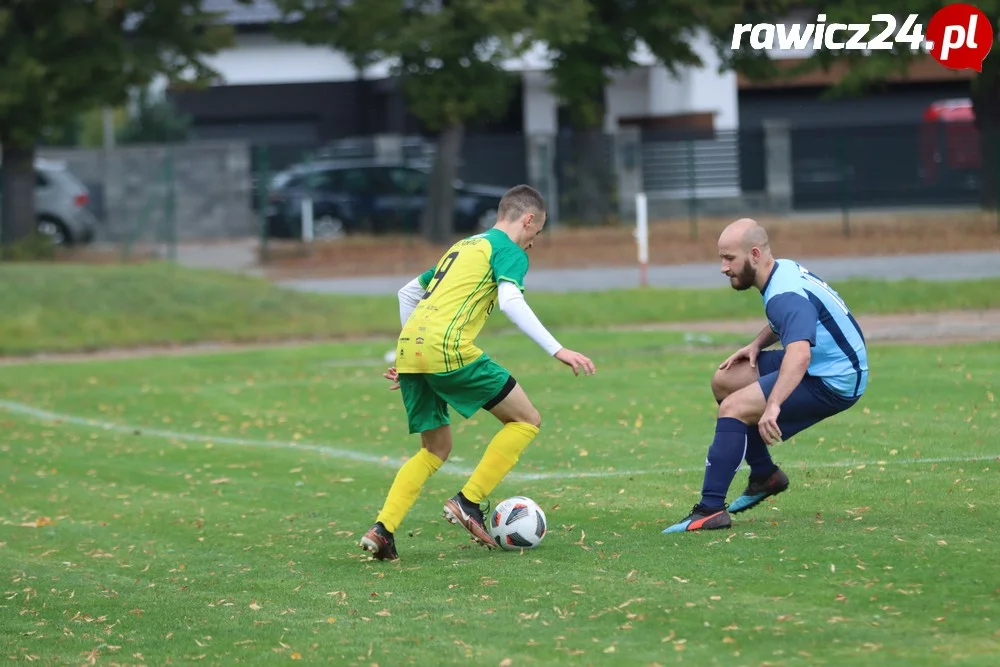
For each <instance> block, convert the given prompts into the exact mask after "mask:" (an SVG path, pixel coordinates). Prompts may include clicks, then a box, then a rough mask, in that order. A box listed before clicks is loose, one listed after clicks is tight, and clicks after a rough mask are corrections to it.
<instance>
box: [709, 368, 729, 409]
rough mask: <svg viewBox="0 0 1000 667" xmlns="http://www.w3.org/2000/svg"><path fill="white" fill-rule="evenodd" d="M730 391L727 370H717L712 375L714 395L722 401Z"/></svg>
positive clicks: (717, 399)
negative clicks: (727, 382)
mask: <svg viewBox="0 0 1000 667" xmlns="http://www.w3.org/2000/svg"><path fill="white" fill-rule="evenodd" d="M729 393H730V392H729V388H728V385H727V384H726V375H725V371H721V370H720V371H715V375H713V376H712V395H713V396H715V400H716V401H722V399H724V398H725V397H726V396H728V395H729Z"/></svg>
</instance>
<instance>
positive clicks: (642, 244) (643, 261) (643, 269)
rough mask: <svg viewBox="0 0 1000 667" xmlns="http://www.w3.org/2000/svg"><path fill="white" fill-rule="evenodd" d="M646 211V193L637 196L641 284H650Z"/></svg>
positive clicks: (636, 232) (636, 215)
mask: <svg viewBox="0 0 1000 667" xmlns="http://www.w3.org/2000/svg"><path fill="white" fill-rule="evenodd" d="M647 214H648V211H647V209H646V193H645V192H639V193H637V194H636V195H635V239H636V243H637V244H638V246H639V284H640V285H641V286H643V287H645V286H646V285H647V284H649V274H648V266H649V218H648V217H647Z"/></svg>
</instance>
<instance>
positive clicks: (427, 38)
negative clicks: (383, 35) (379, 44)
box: [395, 0, 556, 243]
mask: <svg viewBox="0 0 1000 667" xmlns="http://www.w3.org/2000/svg"><path fill="white" fill-rule="evenodd" d="M529 2H530V0H495V1H494V2H489V3H484V2H480V1H478V0H443V1H441V2H435V1H434V0H417V1H416V2H411V3H408V4H409V7H408V8H407V9H404V10H403V12H402V16H403V24H402V26H401V30H400V33H399V35H398V37H397V40H396V44H397V51H396V55H397V57H398V64H397V66H396V68H395V71H396V73H398V74H399V76H400V77H401V80H402V83H403V91H404V94H405V95H406V98H407V101H408V102H409V104H410V108H411V109H412V111H413V113H414V115H416V116H417V117H418V118H420V120H421V121H422V122H423V123H424V125H425V126H426V127H427V129H428V130H430V131H431V132H435V133H436V134H437V150H436V152H435V156H434V167H433V170H432V172H431V178H430V184H429V188H428V197H427V205H426V207H425V209H424V212H423V215H422V216H421V228H422V230H423V232H424V236H425V237H427V238H428V239H430V240H431V241H433V242H439V243H444V242H447V240H448V238H449V236H450V235H451V232H452V227H453V219H454V198H455V191H454V187H453V183H454V181H455V176H456V174H457V170H458V159H459V155H460V153H461V147H462V140H463V138H464V131H465V123H466V121H468V120H469V119H472V118H478V119H491V118H496V117H499V116H500V115H501V114H503V113H504V112H505V111H506V109H507V107H508V105H509V103H510V98H511V94H512V92H513V87H514V84H515V81H516V79H515V78H514V77H513V76H512V75H511V74H510V73H509V72H507V71H506V70H505V69H504V67H503V62H504V60H506V59H507V58H510V57H512V56H515V55H517V54H518V53H520V52H521V51H522V50H523V49H524V48H526V47H527V46H528V45H529V41H527V40H526V39H524V37H525V33H526V32H528V31H529V30H530V27H531V20H532V15H533V13H534V15H535V16H536V17H537V16H539V13H540V14H541V15H542V16H543V17H544V16H547V15H548V14H547V12H550V11H552V10H553V9H554V7H555V6H556V3H555V1H554V0H551V1H550V0H544V1H537V2H534V3H531V4H529ZM529 7H533V8H532V9H529ZM542 20H544V19H542ZM519 36H520V38H521V41H520V43H518V41H517V40H518V38H519Z"/></svg>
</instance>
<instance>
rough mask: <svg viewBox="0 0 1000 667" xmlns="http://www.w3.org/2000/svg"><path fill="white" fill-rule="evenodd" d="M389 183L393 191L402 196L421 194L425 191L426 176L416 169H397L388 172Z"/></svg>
mask: <svg viewBox="0 0 1000 667" xmlns="http://www.w3.org/2000/svg"><path fill="white" fill-rule="evenodd" d="M389 182H390V183H391V184H392V189H393V191H395V192H397V193H402V194H408V195H415V194H423V193H424V192H425V191H426V190H427V174H425V173H423V172H422V171H418V170H416V169H402V168H399V167H396V168H393V169H390V170H389Z"/></svg>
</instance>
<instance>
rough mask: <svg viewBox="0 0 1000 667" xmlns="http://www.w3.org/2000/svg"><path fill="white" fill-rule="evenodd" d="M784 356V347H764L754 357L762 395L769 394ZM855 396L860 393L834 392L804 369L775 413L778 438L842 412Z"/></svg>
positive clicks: (851, 403)
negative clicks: (852, 394)
mask: <svg viewBox="0 0 1000 667" xmlns="http://www.w3.org/2000/svg"><path fill="white" fill-rule="evenodd" d="M784 358H785V351H784V350H766V351H764V352H761V353H760V355H759V356H758V357H757V371H758V372H759V373H760V379H759V380H757V382H758V383H759V384H760V388H761V389H763V390H764V398H768V397H769V396H770V395H771V390H772V389H774V383H775V382H777V381H778V370H779V368H780V367H781V360H782V359H784ZM859 398H860V396H854V397H851V398H848V397H846V396H841V395H839V394H836V393H834V392H833V390H831V389H830V388H829V387H827V386H826V384H824V383H823V381H822V380H820V379H819V378H818V377H813V376H812V375H809V374H808V373H806V375H805V376H804V377H803V378H802V382H800V383H799V386H798V387H796V388H795V389H794V390H792V393H791V394H789V396H788V398H786V399H785V402H784V403H782V404H781V413H780V414H779V415H778V428H780V429H781V439H782V440H787V439H788V438H791V437H792V436H793V435H795V434H796V433H799V432H801V431H804V430H805V429H807V428H809V427H810V426H812V425H813V424H816V423H818V422H821V421H823V420H824V419H826V418H827V417H832V416H833V415H835V414H837V413H839V412H843V411H844V410H846V409H847V408H849V407H851V406H852V405H854V404H855V403H857V402H858V399H859Z"/></svg>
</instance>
